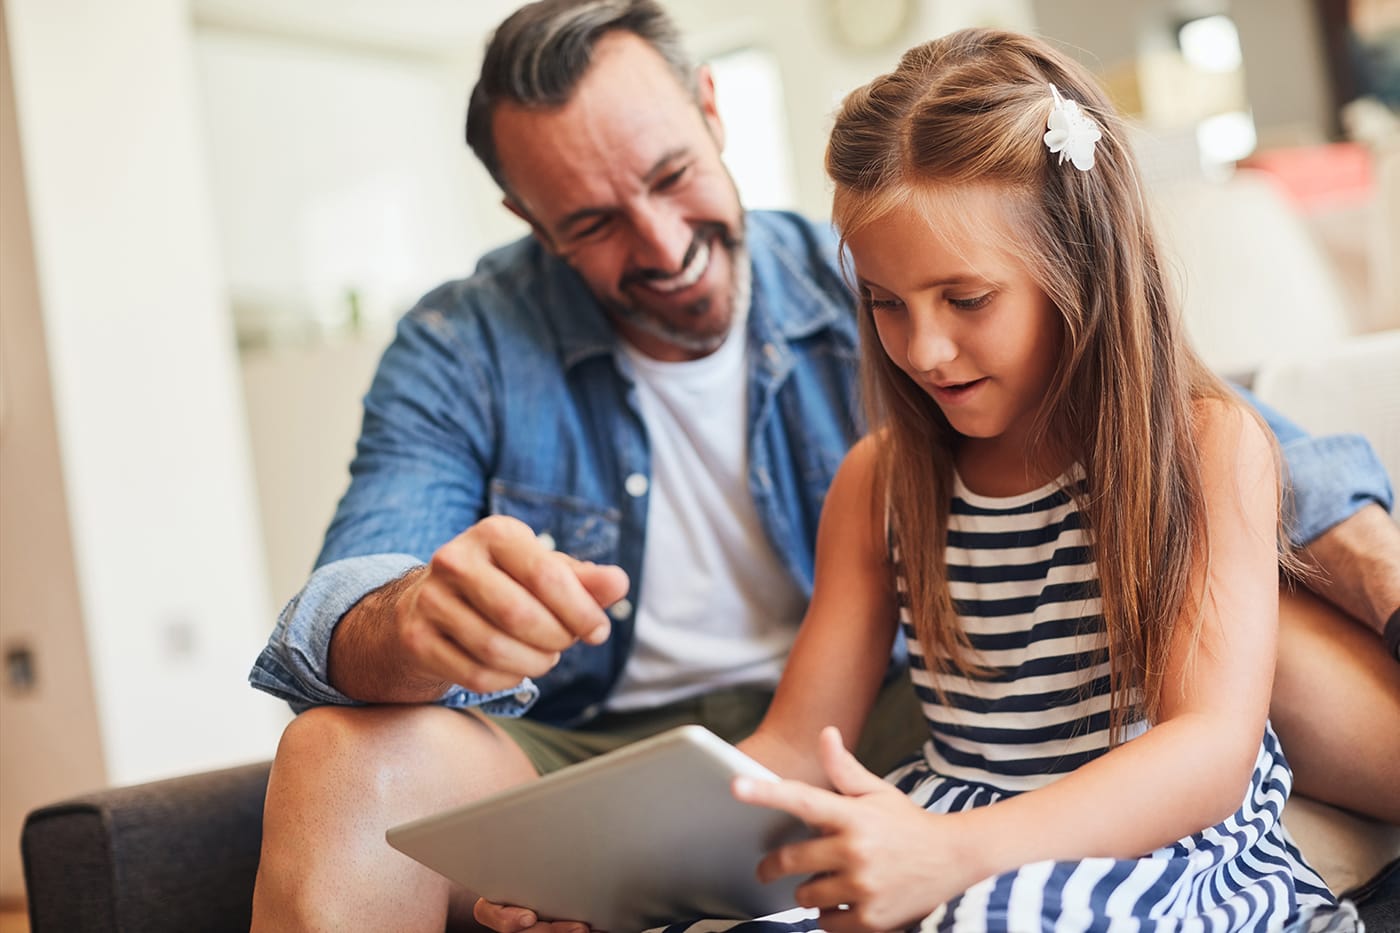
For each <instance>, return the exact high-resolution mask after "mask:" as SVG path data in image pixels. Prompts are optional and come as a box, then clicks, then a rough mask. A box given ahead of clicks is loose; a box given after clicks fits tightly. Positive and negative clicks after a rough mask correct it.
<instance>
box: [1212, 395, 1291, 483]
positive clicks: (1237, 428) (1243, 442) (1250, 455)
mask: <svg viewBox="0 0 1400 933" xmlns="http://www.w3.org/2000/svg"><path fill="white" fill-rule="evenodd" d="M1192 420H1193V425H1192V427H1193V430H1194V433H1195V438H1194V439H1195V444H1196V450H1197V451H1198V454H1199V457H1200V464H1201V472H1202V474H1203V477H1204V478H1205V479H1206V481H1207V482H1209V481H1210V480H1211V479H1212V478H1213V477H1221V476H1240V475H1241V474H1242V473H1254V472H1255V470H1257V469H1259V467H1260V465H1261V464H1274V463H1275V460H1276V457H1277V453H1276V447H1275V441H1274V436H1273V434H1272V433H1271V432H1270V431H1269V429H1268V426H1267V425H1266V424H1265V423H1264V421H1263V419H1262V418H1260V417H1259V415H1258V413H1256V412H1255V411H1254V409H1252V408H1250V407H1249V405H1248V404H1246V403H1245V401H1244V400H1243V399H1241V398H1238V397H1237V396H1234V395H1212V396H1203V397H1200V398H1197V399H1196V400H1195V401H1194V402H1193V403H1192ZM1270 469H1271V471H1272V467H1271V468H1270Z"/></svg>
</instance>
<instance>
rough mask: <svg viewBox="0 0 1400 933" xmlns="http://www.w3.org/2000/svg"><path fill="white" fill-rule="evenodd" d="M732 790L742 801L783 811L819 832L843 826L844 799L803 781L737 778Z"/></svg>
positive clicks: (736, 797)
mask: <svg viewBox="0 0 1400 933" xmlns="http://www.w3.org/2000/svg"><path fill="white" fill-rule="evenodd" d="M732 788H733V792H734V797H735V799H737V800H738V801H739V802H741V803H747V804H752V805H753V806H756V807H768V808H769V809H770V810H782V811H783V812H785V813H790V814H792V815H793V816H795V817H797V818H798V819H799V820H801V821H802V822H804V823H806V824H807V825H808V826H810V827H812V828H813V829H816V830H818V831H820V832H830V831H833V830H836V829H838V828H840V827H841V826H842V825H844V822H843V820H842V813H841V806H840V805H841V803H842V798H841V797H840V796H839V795H837V794H833V793H832V792H831V791H828V790H822V789H821V788H818V787H813V786H812V785H810V784H806V783H803V782H802V781H764V780H759V779H756V778H748V777H738V778H735V779H734V783H733V785H732Z"/></svg>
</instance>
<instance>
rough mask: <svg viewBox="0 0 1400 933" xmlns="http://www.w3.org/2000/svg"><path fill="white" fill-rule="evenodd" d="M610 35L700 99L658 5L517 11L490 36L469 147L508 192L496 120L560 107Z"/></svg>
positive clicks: (601, 3) (622, 1) (564, 1)
mask: <svg viewBox="0 0 1400 933" xmlns="http://www.w3.org/2000/svg"><path fill="white" fill-rule="evenodd" d="M609 32H630V33H632V34H633V35H635V36H637V37H638V38H640V39H643V40H645V41H646V42H647V43H648V44H649V45H650V46H651V47H652V48H654V49H655V50H656V52H657V54H659V55H660V56H661V57H662V59H664V60H665V62H666V64H667V65H669V66H670V67H671V71H672V72H674V73H675V75H676V79H677V80H678V81H680V83H681V86H682V87H684V88H686V89H687V90H688V91H689V92H690V93H691V94H692V95H695V94H696V84H695V66H694V64H693V63H692V62H691V60H690V57H689V56H687V55H686V53H685V49H684V48H683V47H682V45H681V37H680V30H678V29H677V28H676V24H675V23H674V22H672V21H671V17H670V16H669V15H667V13H666V11H665V10H664V9H662V8H661V5H660V4H658V3H656V2H654V0H539V2H537V3H531V4H530V5H528V6H525V7H522V8H520V9H519V10H516V11H515V12H514V13H512V14H511V15H510V16H509V17H507V18H506V20H505V21H504V22H502V23H501V25H500V26H498V27H496V31H495V33H494V34H492V36H491V41H490V42H489V43H487V46H486V56H485V58H484V59H483V60H482V63H481V77H480V78H479V79H478V80H477V82H476V87H475V88H474V89H473V90H472V96H471V103H470V104H469V105H468V107H467V145H469V146H471V148H472V151H473V152H475V153H476V157H477V158H478V159H480V160H481V164H482V165H485V166H486V170H487V171H488V172H490V173H491V177H492V178H494V179H496V184H498V185H500V186H501V190H502V191H506V192H508V191H509V188H508V187H507V185H506V180H505V174H504V172H503V171H502V167H501V162H500V157H499V156H498V154H497V152H496V139H495V136H494V133H493V131H492V125H491V124H492V120H493V118H494V117H495V115H496V106H497V105H498V104H500V103H501V102H502V101H509V102H510V103H513V104H518V105H520V106H522V107H542V108H550V107H562V106H563V105H564V104H566V103H568V101H569V98H570V97H571V96H572V94H573V92H574V88H575V87H577V86H578V82H579V80H580V79H582V77H583V74H584V72H585V71H587V70H588V65H589V63H590V62H591V61H592V58H593V49H594V48H595V47H596V46H597V44H598V40H600V39H601V38H602V37H603V36H604V35H605V34H607V33H609Z"/></svg>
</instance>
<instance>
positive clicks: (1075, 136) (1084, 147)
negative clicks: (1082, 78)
mask: <svg viewBox="0 0 1400 933" xmlns="http://www.w3.org/2000/svg"><path fill="white" fill-rule="evenodd" d="M1050 93H1051V95H1053V96H1054V98H1055V106H1054V107H1052V108H1050V122H1049V123H1047V124H1046V126H1047V127H1048V128H1049V132H1048V133H1046V134H1045V145H1047V146H1049V147H1050V151H1051V152H1052V153H1056V152H1057V153H1059V155H1060V163H1059V164H1060V165H1064V164H1065V159H1069V160H1070V161H1071V162H1073V163H1074V167H1075V168H1077V169H1079V170H1080V171H1081V172H1087V171H1089V169H1091V168H1093V167H1094V144H1095V143H1097V142H1098V141H1099V140H1100V139H1102V138H1103V132H1102V131H1100V130H1099V127H1098V125H1097V124H1096V123H1094V121H1093V120H1091V119H1090V118H1089V117H1087V116H1085V114H1084V111H1082V110H1080V109H1079V104H1077V103H1075V102H1074V101H1072V100H1066V99H1065V98H1063V97H1061V96H1060V91H1059V88H1057V87H1055V85H1053V84H1052V85H1050Z"/></svg>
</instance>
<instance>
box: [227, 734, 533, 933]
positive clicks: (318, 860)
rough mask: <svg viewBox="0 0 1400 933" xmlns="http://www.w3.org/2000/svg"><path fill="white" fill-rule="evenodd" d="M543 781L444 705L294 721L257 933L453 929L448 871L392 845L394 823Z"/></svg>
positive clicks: (264, 866) (284, 754) (273, 796)
mask: <svg viewBox="0 0 1400 933" xmlns="http://www.w3.org/2000/svg"><path fill="white" fill-rule="evenodd" d="M534 777H535V769H534V767H533V766H532V765H531V764H530V761H529V759H528V758H527V757H526V756H525V754H524V752H522V751H521V750H520V749H519V747H517V746H516V745H515V743H514V742H512V741H511V740H510V739H509V738H508V737H507V736H506V735H505V733H504V732H502V731H501V730H500V729H499V728H498V727H496V726H494V725H492V724H491V723H489V722H488V721H487V720H485V719H484V718H481V717H478V716H476V715H474V714H465V713H460V712H456V711H453V710H447V709H442V708H440V707H434V706H377V707H319V708H316V709H311V710H308V711H307V712H305V713H302V714H301V715H300V716H298V717H297V718H296V719H295V720H293V721H292V723H291V724H290V725H288V727H287V730H286V732H285V733H284V734H283V736H282V742H281V744H280V745H279V746H278V749H277V757H276V760H275V761H274V762H273V766H272V777H271V780H270V781H269V783H268V788H267V802H266V805H265V810H264V816H263V843H262V860H261V862H260V863H259V866H258V878H257V885H256V888H255V889H254V892H253V930H254V931H255V933H256V931H273V930H275V931H279V933H280V931H292V930H304V931H311V930H325V931H331V930H335V931H347V930H395V931H400V930H402V931H413V930H423V931H429V930H431V931H432V933H442V930H443V928H444V926H445V925H446V923H447V919H448V906H449V900H452V907H453V911H454V922H455V919H456V911H457V910H459V909H463V908H464V909H465V910H466V913H465V915H464V916H465V917H466V918H470V916H471V914H470V909H471V902H472V899H471V898H465V899H464V898H462V897H460V896H459V895H460V892H457V894H458V896H456V897H454V891H453V889H452V886H451V885H450V884H449V883H448V882H447V881H446V879H444V878H443V877H442V876H441V875H438V874H437V873H436V872H433V871H431V870H429V869H427V868H424V867H423V866H422V865H420V864H418V863H417V862H415V861H414V860H412V859H410V858H409V857H408V856H406V855H403V854H402V853H400V852H398V851H397V850H395V849H392V848H390V847H389V845H388V843H386V842H385V841H384V831H385V829H387V828H388V827H390V826H393V825H396V824H398V823H401V822H404V821H406V820H411V819H416V818H418V817H421V816H427V815H428V814H430V813H434V812H437V811H438V810H442V809H445V808H447V807H451V806H455V805H457V804H461V803H465V802H467V801H469V800H475V799H479V798H480V797H482V796H484V795H486V794H488V793H492V792H494V791H496V790H500V789H501V788H504V787H509V786H511V785H514V784H520V783H523V782H525V781H528V780H533V779H534Z"/></svg>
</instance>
